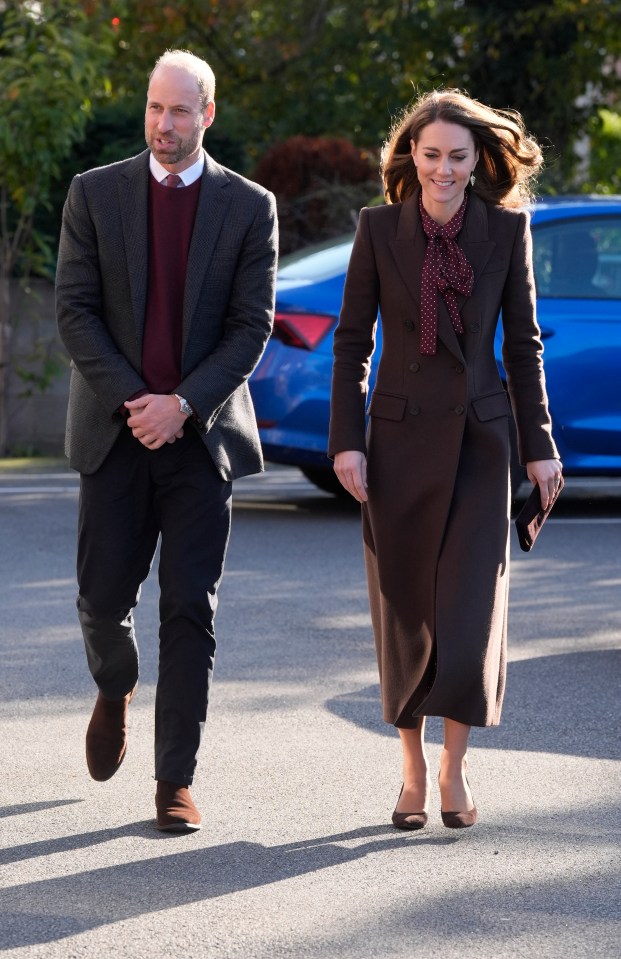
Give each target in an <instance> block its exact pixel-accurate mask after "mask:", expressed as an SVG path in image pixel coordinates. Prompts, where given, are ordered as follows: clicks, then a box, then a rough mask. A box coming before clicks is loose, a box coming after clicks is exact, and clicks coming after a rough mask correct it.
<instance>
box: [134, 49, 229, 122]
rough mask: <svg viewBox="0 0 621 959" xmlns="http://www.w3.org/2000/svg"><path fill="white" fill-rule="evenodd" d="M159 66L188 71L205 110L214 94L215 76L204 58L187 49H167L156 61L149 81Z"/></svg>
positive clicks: (212, 100)
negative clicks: (194, 81)
mask: <svg viewBox="0 0 621 959" xmlns="http://www.w3.org/2000/svg"><path fill="white" fill-rule="evenodd" d="M161 67H176V68H177V69H180V70H184V71H185V72H186V73H189V74H190V75H191V76H193V77H194V79H195V80H196V86H197V87H198V95H199V99H200V104H201V109H202V110H206V109H207V106H208V104H209V103H213V102H214V100H215V96H216V78H215V76H214V72H213V70H212V69H211V67H210V66H209V64H208V63H206V62H205V60H201V58H200V57H197V56H195V55H194V54H193V53H190V51H189V50H167V51H166V53H163V54H162V56H161V57H160V58H159V59H158V60H157V61H156V64H155V66H154V67H153V70H152V71H151V75H150V77H149V83H150V82H151V80H152V78H153V76H154V74H155V73H156V71H157V70H159V69H160V68H161Z"/></svg>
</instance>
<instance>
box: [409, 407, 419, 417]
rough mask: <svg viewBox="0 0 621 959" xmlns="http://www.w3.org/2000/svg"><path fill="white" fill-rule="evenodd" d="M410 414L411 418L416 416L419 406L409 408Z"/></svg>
mask: <svg viewBox="0 0 621 959" xmlns="http://www.w3.org/2000/svg"><path fill="white" fill-rule="evenodd" d="M410 413H411V414H412V416H418V414H419V413H420V406H410Z"/></svg>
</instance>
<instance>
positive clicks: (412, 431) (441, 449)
mask: <svg viewBox="0 0 621 959" xmlns="http://www.w3.org/2000/svg"><path fill="white" fill-rule="evenodd" d="M457 242H458V243H459V245H460V246H461V247H462V249H463V250H464V252H465V254H466V256H467V258H468V260H469V261H470V263H471V264H472V267H473V269H474V277H475V280H474V288H473V292H472V295H471V296H470V297H469V298H465V297H463V296H458V301H459V304H460V312H461V317H462V322H463V326H464V331H465V332H464V333H463V334H460V335H459V336H458V335H457V334H456V333H455V332H454V330H453V327H452V325H451V321H450V318H449V315H448V312H447V311H446V308H445V306H444V304H443V301H442V300H441V299H440V300H439V306H438V313H439V316H438V326H439V329H438V345H437V353H436V354H435V355H434V356H426V355H421V353H420V352H419V332H420V331H419V312H420V285H421V270H422V263H423V258H424V255H425V250H426V238H425V235H424V233H423V229H422V225H421V222H420V216H419V212H418V196H414V197H412V198H411V199H408V200H406V201H405V202H404V203H403V204H394V205H389V206H384V207H376V208H374V209H365V210H363V211H362V213H361V216H360V221H359V225H358V230H357V233H356V240H355V243H354V249H353V252H352V257H351V260H350V265H349V269H348V272H347V281H346V284H345V294H344V299H343V308H342V312H341V316H340V320H339V326H338V329H337V332H336V335H335V343H334V353H335V363H334V377H333V387H332V415H331V424H330V454H331V455H332V456H334V454H335V453H337V452H340V451H343V450H361V451H363V452H365V453H367V465H368V494H369V499H368V503H366V504H365V505H364V506H363V538H364V549H365V560H366V566H367V575H368V583H369V596H370V603H371V615H372V621H373V629H374V634H375V640H376V647H377V657H378V664H379V671H380V682H381V690H382V702H383V711H384V719H385V720H386V721H387V722H390V723H394V724H395V725H397V726H401V727H413V726H416V723H417V717H418V716H422V715H438V716H445V717H448V718H451V719H455V720H457V721H458V722H462V723H466V724H469V725H477V726H487V725H495V724H497V723H498V722H499V719H500V710H501V706H502V698H503V693H504V683H505V672H506V633H507V628H506V624H507V593H508V583H509V576H508V541H509V439H508V422H509V415H510V408H509V403H508V401H507V398H506V394H505V391H504V389H503V387H502V384H501V380H500V376H499V373H498V369H497V366H496V361H495V359H494V333H495V329H496V325H497V320H498V315H499V312H500V310H501V309H502V321H503V328H504V354H503V356H504V366H505V370H506V373H507V383H508V387H509V394H510V397H511V405H512V407H513V411H514V414H515V418H516V423H517V428H518V441H519V448H520V458H521V460H522V462H523V463H526V462H529V461H531V460H539V459H549V458H552V457H556V456H557V455H558V453H557V450H556V447H555V445H554V442H553V440H552V436H551V428H550V417H549V415H548V408H547V398H546V392H545V381H544V376H543V367H542V362H541V354H542V345H541V340H540V334H539V328H538V326H537V322H536V316H535V289H534V281H533V273H532V252H531V238H530V228H529V218H528V214H527V213H525V212H519V211H513V210H507V209H503V208H500V207H496V206H491V205H488V204H486V203H484V202H483V201H482V200H481V199H480V198H478V197H476V196H475V195H470V198H469V201H468V207H467V211H466V217H465V221H464V226H463V229H462V231H461V234H460V236H459V237H458V241H457ZM378 307H379V310H380V314H381V323H382V339H383V345H382V355H381V359H380V364H379V369H378V375H377V382H376V385H375V389H374V391H373V395H372V397H371V402H370V406H369V414H370V425H369V428H368V431H366V428H365V407H366V398H367V378H368V370H369V361H370V356H371V353H372V351H373V345H374V332H375V324H376V320H377V310H378Z"/></svg>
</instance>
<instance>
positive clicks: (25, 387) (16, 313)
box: [8, 280, 69, 455]
mask: <svg viewBox="0 0 621 959" xmlns="http://www.w3.org/2000/svg"><path fill="white" fill-rule="evenodd" d="M11 315H12V317H13V333H12V343H11V354H12V362H11V373H10V375H9V395H8V446H9V450H10V452H11V453H13V454H17V455H30V454H32V453H45V454H48V455H62V452H63V445H64V432H65V416H66V412H67V399H68V395H69V359H68V357H67V354H66V352H65V348H64V347H63V345H62V343H61V342H60V339H59V337H58V333H57V331H56V319H55V315H54V287H53V285H52V284H51V283H48V282H47V281H45V280H31V281H29V282H28V285H27V286H26V287H25V286H24V284H23V283H22V282H20V281H19V280H15V281H12V283H11ZM46 361H47V362H51V363H52V364H57V365H58V366H59V372H58V374H57V375H54V376H52V378H51V381H50V383H49V386H48V387H47V388H46V389H45V390H44V391H41V389H40V388H39V387H38V386H37V385H36V384H34V383H29V382H28V381H27V380H25V379H24V378H23V376H22V377H20V376H19V375H18V373H17V370H18V369H20V370H22V372H23V373H25V374H28V373H29V372H30V373H33V374H35V375H37V376H38V375H40V374H41V371H42V370H43V367H44V364H45V363H46ZM26 394H30V395H26Z"/></svg>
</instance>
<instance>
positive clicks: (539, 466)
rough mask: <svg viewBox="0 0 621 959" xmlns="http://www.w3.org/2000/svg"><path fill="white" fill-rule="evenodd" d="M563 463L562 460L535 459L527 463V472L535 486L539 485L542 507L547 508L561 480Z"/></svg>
mask: <svg viewBox="0 0 621 959" xmlns="http://www.w3.org/2000/svg"><path fill="white" fill-rule="evenodd" d="M562 470H563V464H562V463H561V461H560V460H533V461H532V462H531V463H527V464H526V473H527V475H528V478H529V480H530V481H531V483H532V484H533V486H535V485H536V484H538V485H539V493H540V495H541V508H542V509H546V507H547V505H548V503H549V502H550V500H551V499H552V497H553V496H554V494H555V493H556V491H557V490H558V488H559V485H560V482H561V473H562Z"/></svg>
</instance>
